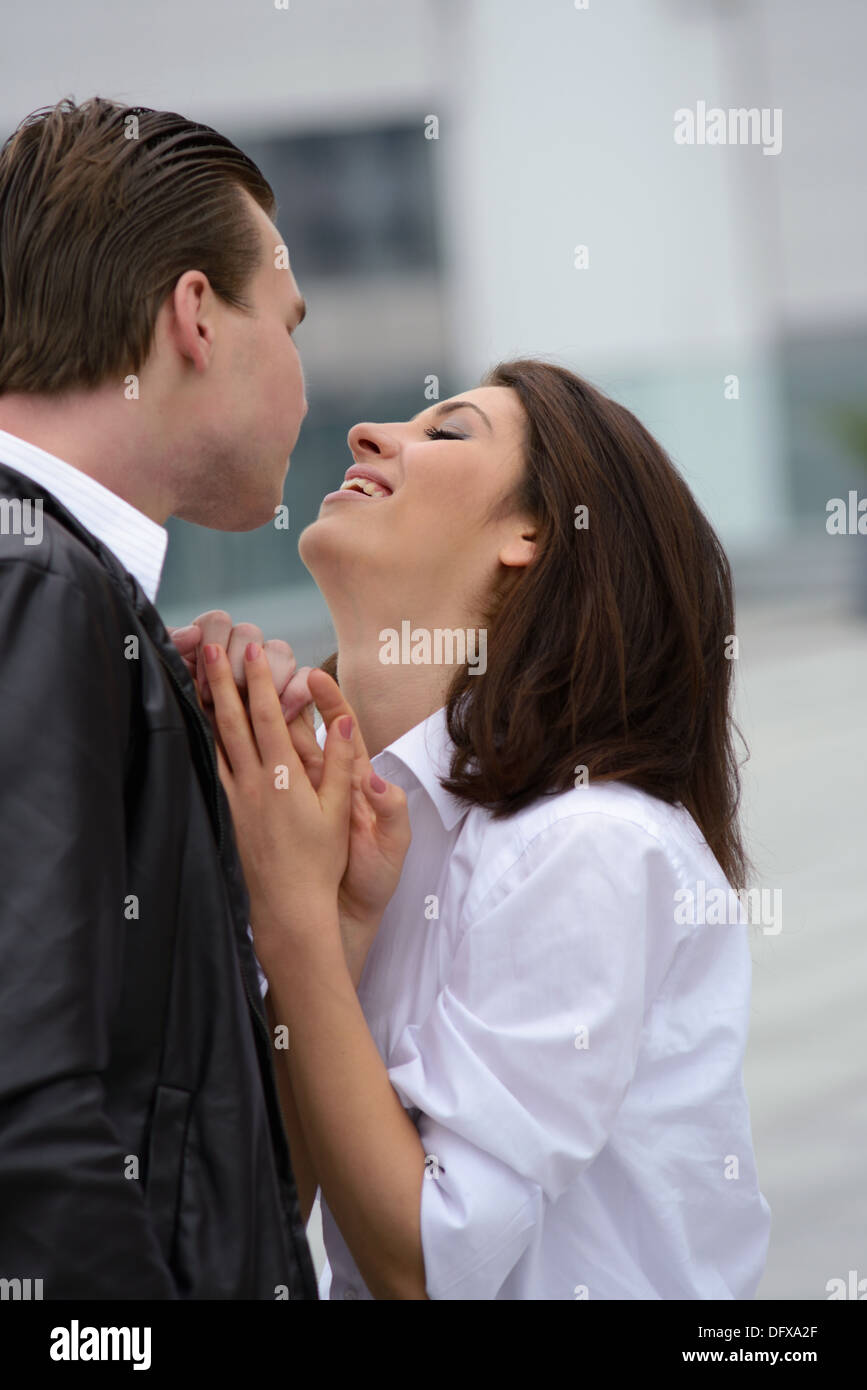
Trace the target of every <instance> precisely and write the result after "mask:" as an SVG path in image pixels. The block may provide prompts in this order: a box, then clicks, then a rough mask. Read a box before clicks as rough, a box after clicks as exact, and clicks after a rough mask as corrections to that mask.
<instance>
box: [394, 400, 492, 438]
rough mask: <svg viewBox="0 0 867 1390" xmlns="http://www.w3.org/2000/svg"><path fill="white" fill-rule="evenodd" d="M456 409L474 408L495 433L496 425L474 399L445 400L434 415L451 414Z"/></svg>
mask: <svg viewBox="0 0 867 1390" xmlns="http://www.w3.org/2000/svg"><path fill="white" fill-rule="evenodd" d="M455 410H474V411H475V412H476V414H477V415H481V417H482V419H483V420H484V422H485V424H486V425H487V427H488V429H489V430H490V432H491V434H493V433H494V427H493V425H492V424H491V421H490V418H489V417H488V416H487V415H486V414H485V412H484V411H483V410H482V407H481V406H480V405H474V404H473V402H472V401H443V403H442V405H438V406H437V408H436V410H435V411H434V415H436V416H437V418H440V417H441V416H443V415H451V414H452V412H453V411H455ZM417 418H418V417H417V416H413V419H417Z"/></svg>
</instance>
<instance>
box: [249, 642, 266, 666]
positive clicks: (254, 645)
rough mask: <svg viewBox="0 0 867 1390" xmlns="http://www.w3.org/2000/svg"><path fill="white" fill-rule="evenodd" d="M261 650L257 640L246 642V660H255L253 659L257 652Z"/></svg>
mask: <svg viewBox="0 0 867 1390" xmlns="http://www.w3.org/2000/svg"><path fill="white" fill-rule="evenodd" d="M261 650H262V648H261V647H260V646H259V643H258V642H248V643H247V660H248V661H255V660H256V659H257V658H258V656H259V653H260V652H261Z"/></svg>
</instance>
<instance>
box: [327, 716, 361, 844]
mask: <svg viewBox="0 0 867 1390" xmlns="http://www.w3.org/2000/svg"><path fill="white" fill-rule="evenodd" d="M352 725H353V719H352V715H351V714H344V715H341V717H340V718H339V719H335V720H334V722H333V724H332V725H331V728H330V729H329V730H328V734H327V736H326V739H325V748H324V753H325V760H324V761H325V766H324V769H323V772H322V781H321V782H320V784H319V800H320V801H321V802H322V803H323V804H324V805H325V807H326V809H331V810H335V811H342V812H345V815H346V820H347V822H348V820H349V812H350V808H351V805H352V797H351V795H350V793H351V791H352V769H353V764H354V762H355V747H354V744H353V741H352Z"/></svg>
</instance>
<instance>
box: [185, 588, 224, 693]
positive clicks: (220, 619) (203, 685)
mask: <svg viewBox="0 0 867 1390" xmlns="http://www.w3.org/2000/svg"><path fill="white" fill-rule="evenodd" d="M193 623H194V625H195V626H196V627H197V628H199V630H200V632H201V634H202V641H201V645H200V646H199V650H198V654H197V660H196V684H197V685H198V687H199V693H200V695H201V697H202V700H203V701H205V702H209V701H210V699H211V691H210V686H209V685H208V671H207V666H208V664H207V662H206V661H205V658H204V654H203V648H204V647H205V646H206V645H213V646H218V647H223V648H224V649H225V648H226V646H227V645H228V642H229V637H230V635H231V632H232V619H231V617H230V615H229V614H228V613H225V612H224V611H223V609H222V608H210V609H209V610H208V612H207V613H200V614H199V616H198V617H197V618H193Z"/></svg>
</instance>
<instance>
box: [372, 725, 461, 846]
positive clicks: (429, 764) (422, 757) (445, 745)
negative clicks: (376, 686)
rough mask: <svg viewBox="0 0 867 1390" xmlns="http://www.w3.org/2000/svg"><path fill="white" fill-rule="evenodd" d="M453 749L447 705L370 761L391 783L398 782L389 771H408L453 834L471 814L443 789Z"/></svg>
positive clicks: (459, 801)
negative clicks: (442, 778) (441, 781)
mask: <svg viewBox="0 0 867 1390" xmlns="http://www.w3.org/2000/svg"><path fill="white" fill-rule="evenodd" d="M453 749H454V744H453V743H452V740H451V738H450V737H449V732H448V727H447V725H446V707H445V705H443V706H442V708H441V709H438V710H436V711H435V712H434V713H433V714H431V715H429V716H428V718H427V719H424V720H422V722H421V723H420V724H416V725H415V726H414V727H413V728H412V729H408V730H407V732H406V733H405V734H401V736H400V738H396V739H395V740H394V742H393V743H390V744H389V745H388V746H387V747H386V748H383V750H382V752H381V753H377V754H376V756H375V757H373V758H371V760H370V761H371V764H372V766H373V767H374V768H375V769H376V771H377V772H378V773H380V775H381V776H383V777H385V778H386V780H387V781H390V782H394V781H397V780H398V779H397V778H396V777H395V776H394V775H393V772H392V771H388V770H387V769H393V768H395V767H396V766H397V765H398V764H403V766H404V767H406V768H408V769H409V771H410V772H411V773H412V774H413V776H414V777H415V778H416V779H417V781H418V782H419V783H420V784H421V785H422V786H423V787H424V789H425V791H426V792H427V794H428V796H429V797H430V799H431V801H432V802H433V804H434V806H435V807H436V809H437V812H438V813H439V817H440V820H441V821H442V823H443V829H445V830H452V829H453V828H454V826H456V825H457V823H458V821H459V820H460V819H461V817H462V816H465V815H466V813H467V811H468V810H469V806H468V804H467V802H465V801H461V800H460V798H459V797H456V796H452V794H451V792H447V791H446V790H445V789H444V788H443V787H442V786H441V785H440V778H441V777H447V776H448V775H449V770H450V766H451V757H452V752H453ZM380 760H381V761H380Z"/></svg>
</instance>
